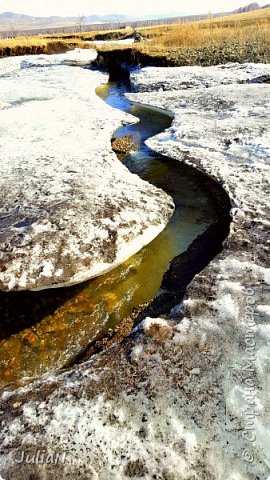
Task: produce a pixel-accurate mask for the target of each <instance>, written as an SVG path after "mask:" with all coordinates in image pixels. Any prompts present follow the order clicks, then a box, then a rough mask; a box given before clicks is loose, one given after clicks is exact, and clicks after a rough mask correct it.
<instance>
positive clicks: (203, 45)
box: [0, 8, 270, 65]
mask: <svg viewBox="0 0 270 480" xmlns="http://www.w3.org/2000/svg"><path fill="white" fill-rule="evenodd" d="M137 30H138V31H139V32H140V33H141V34H142V35H143V37H144V38H145V41H143V42H141V43H137V44H134V46H132V48H133V49H134V51H135V52H136V51H137V52H138V53H139V54H142V55H146V56H151V57H156V58H157V57H159V58H161V57H162V58H163V59H165V64H166V61H168V65H194V64H202V65H209V64H216V63H224V62H228V61H239V62H241V61H257V62H258V61H262V62H269V61H270V8H267V9H262V10H258V11H257V10H256V11H253V12H248V13H242V14H237V15H232V16H223V17H218V18H212V17H209V18H208V19H207V20H203V21H197V22H179V23H178V24H174V25H161V26H155V27H144V28H139V29H137ZM131 33H132V29H130V31H126V30H114V31H109V30H108V31H102V32H98V31H93V32H82V33H74V34H62V35H52V36H38V37H20V38H19V37H18V38H15V39H8V40H0V56H9V55H22V54H30V53H56V52H60V51H63V52H64V51H66V50H70V49H72V48H74V47H82V48H89V46H91V45H89V44H87V43H85V41H86V40H95V39H114V40H116V39H122V38H125V37H127V36H129V35H130V34H131ZM97 48H98V50H101V51H104V50H105V51H107V50H114V49H115V48H116V47H115V46H113V45H107V46H106V45H103V46H100V45H98V46H97ZM126 48H130V47H128V46H126V45H118V46H117V49H121V50H122V49H126Z"/></svg>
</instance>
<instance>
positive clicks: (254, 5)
mask: <svg viewBox="0 0 270 480" xmlns="http://www.w3.org/2000/svg"><path fill="white" fill-rule="evenodd" d="M259 8H261V7H260V5H259V4H258V3H256V2H253V3H249V4H248V5H246V6H245V7H241V8H238V9H237V10H234V11H233V12H232V13H246V12H251V11H252V10H258V9H259Z"/></svg>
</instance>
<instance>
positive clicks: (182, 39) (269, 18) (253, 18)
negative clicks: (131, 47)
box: [140, 8, 270, 52]
mask: <svg viewBox="0 0 270 480" xmlns="http://www.w3.org/2000/svg"><path fill="white" fill-rule="evenodd" d="M141 32H142V34H143V35H144V36H146V37H147V40H148V41H146V42H144V43H143V45H141V46H140V48H141V49H142V50H144V51H148V52H151V51H152V52H153V51H160V52H167V51H169V50H170V49H186V48H199V47H204V46H220V45H222V44H224V43H228V42H237V43H239V44H241V43H245V42H249V43H250V42H251V43H254V44H258V43H260V44H261V45H263V46H264V47H265V48H269V46H270V8H268V9H264V10H259V11H258V12H257V11H255V12H248V13H244V14H237V15H233V16H224V17H219V18H211V17H209V18H208V19H207V20H203V21H200V22H188V23H184V22H182V23H178V24H176V25H171V26H163V27H162V26H159V27H152V28H151V27H150V28H147V29H141ZM149 40H150V41H149Z"/></svg>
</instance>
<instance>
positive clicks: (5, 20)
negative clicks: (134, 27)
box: [0, 12, 134, 32]
mask: <svg viewBox="0 0 270 480" xmlns="http://www.w3.org/2000/svg"><path fill="white" fill-rule="evenodd" d="M132 20H134V18H132V17H128V16H127V15H116V14H115V15H114V14H110V15H88V16H78V17H58V16H51V17H32V16H31V15H23V14H20V13H13V12H3V13H1V14H0V31H2V32H3V31H9V30H10V31H14V32H16V31H21V30H32V29H39V28H41V29H46V28H57V27H72V26H76V25H78V24H81V25H83V24H85V25H86V24H95V23H112V22H113V23H115V22H127V21H132Z"/></svg>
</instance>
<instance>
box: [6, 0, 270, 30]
mask: <svg viewBox="0 0 270 480" xmlns="http://www.w3.org/2000/svg"><path fill="white" fill-rule="evenodd" d="M269 7H270V4H267V5H264V6H263V7H260V5H259V4H258V3H257V2H253V3H250V4H248V5H246V6H245V7H241V8H238V9H237V10H234V11H231V12H226V15H233V14H237V13H245V12H251V11H254V10H258V9H262V8H269ZM221 15H224V13H214V14H213V17H218V16H221ZM205 18H207V14H202V15H185V16H172V17H170V18H168V17H167V16H166V18H164V16H163V17H160V16H159V15H157V16H155V15H154V14H153V16H150V15H147V16H145V17H138V18H137V19H136V18H132V17H129V16H127V15H117V14H110V15H86V16H78V17H60V16H51V17H33V16H31V15H23V14H19V13H13V12H3V13H0V37H2V38H5V37H14V36H18V35H39V34H48V35H49V34H55V33H56V34H57V33H70V34H71V33H74V32H81V31H91V30H105V29H108V30H112V29H117V28H124V27H125V26H126V25H130V26H131V27H133V28H138V27H141V26H148V25H159V24H160V23H167V24H169V23H175V22H178V21H181V22H183V21H191V20H194V21H196V20H203V19H205Z"/></svg>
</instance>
